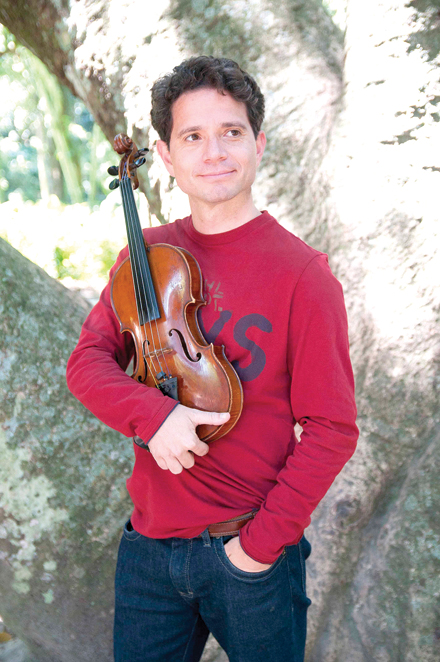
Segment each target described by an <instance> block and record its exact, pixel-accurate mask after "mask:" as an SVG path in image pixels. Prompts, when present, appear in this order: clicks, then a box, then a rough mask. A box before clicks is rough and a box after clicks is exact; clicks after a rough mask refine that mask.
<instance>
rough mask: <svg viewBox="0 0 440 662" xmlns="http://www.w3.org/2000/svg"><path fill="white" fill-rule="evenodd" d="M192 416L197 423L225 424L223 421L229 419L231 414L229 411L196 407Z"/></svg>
mask: <svg viewBox="0 0 440 662" xmlns="http://www.w3.org/2000/svg"><path fill="white" fill-rule="evenodd" d="M191 418H192V420H193V423H195V424H196V425H223V423H226V421H229V419H230V414H229V413H228V412H227V411H226V412H223V413H220V412H216V411H200V409H195V410H193V411H192V415H191Z"/></svg>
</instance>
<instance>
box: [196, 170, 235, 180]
mask: <svg viewBox="0 0 440 662" xmlns="http://www.w3.org/2000/svg"><path fill="white" fill-rule="evenodd" d="M233 172H235V170H222V172H207V173H205V174H200V175H199V177H206V178H208V179H209V178H212V179H214V178H215V177H224V176H225V175H232V173H233Z"/></svg>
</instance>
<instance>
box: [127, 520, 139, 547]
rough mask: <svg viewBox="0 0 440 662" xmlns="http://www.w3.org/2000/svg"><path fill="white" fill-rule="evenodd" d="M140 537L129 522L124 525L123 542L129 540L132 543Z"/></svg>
mask: <svg viewBox="0 0 440 662" xmlns="http://www.w3.org/2000/svg"><path fill="white" fill-rule="evenodd" d="M141 535H142V534H141V533H138V532H137V531H136V530H135V529H133V525H132V523H131V520H128V522H126V523H125V526H124V531H123V536H124V538H125V540H130V541H131V542H132V541H133V540H137V539H138V538H140V537H141Z"/></svg>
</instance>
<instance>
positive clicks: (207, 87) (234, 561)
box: [68, 57, 357, 662]
mask: <svg viewBox="0 0 440 662" xmlns="http://www.w3.org/2000/svg"><path fill="white" fill-rule="evenodd" d="M152 100H153V104H152V123H153V126H154V127H155V129H156V130H157V131H158V133H159V136H160V140H159V141H158V143H157V150H158V152H159V154H160V156H161V158H162V160H163V162H164V164H165V167H166V168H167V170H168V172H169V174H170V175H172V176H173V177H175V178H176V181H177V184H178V185H179V187H180V188H181V189H182V190H183V191H184V192H185V193H186V194H187V195H188V198H189V202H190V207H191V216H190V217H188V218H185V219H182V220H178V221H176V222H174V223H171V224H169V225H167V226H162V227H159V228H150V229H148V230H145V231H144V233H145V237H146V238H147V240H148V242H149V243H158V242H164V243H169V244H173V245H176V246H181V247H183V248H185V249H187V250H189V251H190V252H191V253H192V254H193V255H194V257H195V258H196V259H197V261H198V262H199V265H200V267H201V271H202V274H203V276H204V281H205V297H206V299H207V301H208V305H207V306H205V307H202V308H201V309H200V315H199V321H200V326H201V328H202V330H203V331H204V334H205V337H207V339H208V340H209V341H211V342H214V341H215V344H217V345H221V344H224V345H225V347H226V354H227V356H228V358H229V360H230V361H231V362H232V363H233V365H234V366H235V367H236V370H237V372H238V373H239V376H240V378H241V381H242V385H243V392H244V407H243V412H242V415H241V417H240V419H239V421H238V423H237V424H236V426H235V427H234V428H233V429H232V431H231V432H229V433H228V434H227V435H226V436H225V437H223V438H221V439H219V440H217V441H214V442H213V443H212V444H210V445H209V446H208V444H206V443H203V442H202V441H200V440H199V439H198V437H197V435H196V432H195V430H196V426H197V425H199V424H201V423H211V424H213V425H219V424H221V423H223V422H224V421H225V420H227V418H228V416H229V414H220V413H208V412H201V411H197V410H194V409H189V408H186V407H184V406H182V405H180V404H178V403H176V402H175V401H174V400H172V399H171V398H168V397H166V396H163V395H162V394H161V393H160V392H159V391H158V390H157V389H153V388H147V387H145V386H144V385H142V384H138V383H136V382H135V381H134V380H132V379H131V378H130V377H128V376H127V375H126V374H125V372H124V371H125V369H126V367H127V365H128V363H129V361H130V358H131V355H132V353H133V346H132V342H131V340H130V338H128V339H127V336H129V334H127V333H125V334H120V332H119V324H118V322H117V320H116V318H115V315H114V314H113V311H112V308H111V304H110V295H109V286H107V287H106V288H105V290H104V292H103V294H102V295H101V299H100V301H99V303H98V304H97V305H96V307H95V308H94V309H93V311H92V312H91V313H90V315H89V317H88V318H87V320H86V322H85V323H84V327H83V330H82V333H81V337H80V340H79V343H78V346H77V348H76V349H75V351H74V353H73V355H72V357H71V359H70V362H69V365H68V383H69V387H70V388H71V390H72V392H73V393H74V394H75V395H76V397H78V398H79V399H80V400H81V401H82V402H83V403H84V404H85V405H86V406H87V407H88V408H89V409H90V410H91V411H92V412H94V413H95V415H96V416H98V417H99V418H100V419H101V420H103V421H104V422H105V423H107V424H108V425H110V426H111V427H113V428H115V429H117V430H119V431H120V432H122V433H123V434H125V435H127V436H137V437H139V438H140V439H141V440H142V442H143V443H141V446H147V448H145V447H144V448H142V447H141V446H139V445H138V446H135V455H136V462H135V466H134V469H133V474H132V476H131V478H130V479H129V480H128V482H127V487H128V490H129V493H130V496H131V498H132V500H133V503H134V510H133V513H132V516H131V520H130V521H129V522H128V524H127V525H126V527H125V529H124V534H123V537H122V541H121V546H120V550H119V558H118V567H117V571H116V613H115V659H116V661H117V662H122V661H124V662H137V661H139V662H140V661H141V660H142V662H145V661H147V660H148V661H157V662H159V661H160V662H174V661H176V662H177V661H178V660H179V661H181V660H182V661H185V662H190V661H191V662H193V661H196V660H199V659H200V656H201V654H202V651H203V647H204V644H205V641H206V638H207V636H208V633H209V631H211V632H212V633H213V634H214V636H215V637H216V638H217V640H218V641H219V642H220V644H221V645H222V647H223V648H224V649H225V651H226V652H227V654H228V656H229V659H230V662H262V661H263V660H264V662H287V661H289V662H292V661H294V662H300V661H301V660H303V657H304V645H305V635H306V612H307V607H308V606H309V604H310V601H309V600H308V598H307V597H306V593H305V559H306V557H307V556H308V554H309V553H310V545H309V543H308V542H307V541H306V539H305V538H304V537H303V531H304V529H305V527H306V526H307V525H308V524H309V522H310V515H311V513H312V512H313V510H314V509H315V507H316V505H317V504H318V503H319V501H320V500H321V499H322V497H323V496H324V494H325V493H326V492H327V490H328V488H329V487H330V485H331V483H332V482H333V480H334V478H335V476H336V475H337V474H338V472H339V471H340V470H341V468H342V467H343V465H344V464H345V462H346V461H347V460H348V459H349V457H350V456H351V455H352V453H353V451H354V448H355V443H356V439H357V428H356V425H355V416H356V410H355V404H354V398H353V390H354V388H353V376H352V371H351V366H350V360H349V354H348V338H347V321H346V313H345V308H344V303H343V296H342V289H341V286H340V285H339V283H338V282H337V280H336V279H335V278H334V276H333V275H332V273H331V271H330V269H329V267H328V264H327V258H326V256H325V255H324V254H322V253H319V252H318V251H315V250H314V249H312V248H310V247H309V246H307V245H306V244H304V243H303V242H302V241H301V240H300V239H298V238H297V237H295V236H294V235H292V234H291V233H289V232H288V231H287V230H285V229H283V228H282V227H281V226H280V225H279V224H278V223H277V222H276V220H275V219H274V218H272V217H271V216H270V215H269V214H268V213H267V212H260V211H258V210H257V209H256V207H255V205H254V202H253V200H252V191H251V186H252V184H253V181H254V178H255V173H256V169H257V167H258V165H259V163H260V161H261V158H262V156H263V152H264V147H265V142H266V139H265V135H264V133H263V132H262V131H261V123H262V120H263V115H264V99H263V96H262V94H261V92H260V90H259V88H258V86H257V84H256V83H255V81H254V80H253V79H252V78H251V77H250V76H249V75H248V74H246V73H245V72H243V71H242V70H241V69H240V67H239V66H238V65H237V64H236V63H234V62H232V61H230V60H227V59H224V58H219V59H216V58H212V57H197V58H191V59H189V60H187V61H186V62H183V63H182V64H181V65H179V66H178V67H176V68H175V69H174V71H173V72H172V74H170V75H168V76H165V77H164V78H162V79H159V80H158V81H157V82H156V83H155V85H154V86H153V88H152ZM126 255H127V249H124V250H123V251H122V252H121V254H120V256H119V258H118V261H117V263H116V265H118V264H120V262H121V260H122V259H124V258H125V257H126ZM114 269H115V267H114V268H113V270H112V272H111V275H113V273H114ZM296 422H298V423H299V424H300V425H301V426H302V428H303V432H302V435H301V441H300V443H298V441H297V439H296V438H295V435H294V431H293V428H294V425H295V423H296ZM224 522H227V524H226V525H225V524H222V523H224ZM225 534H228V535H225Z"/></svg>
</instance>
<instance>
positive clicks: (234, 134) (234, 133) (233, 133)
mask: <svg viewBox="0 0 440 662" xmlns="http://www.w3.org/2000/svg"><path fill="white" fill-rule="evenodd" d="M227 135H230V136H232V137H233V138H237V137H238V136H241V131H240V130H239V129H229V131H228V134H227Z"/></svg>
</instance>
